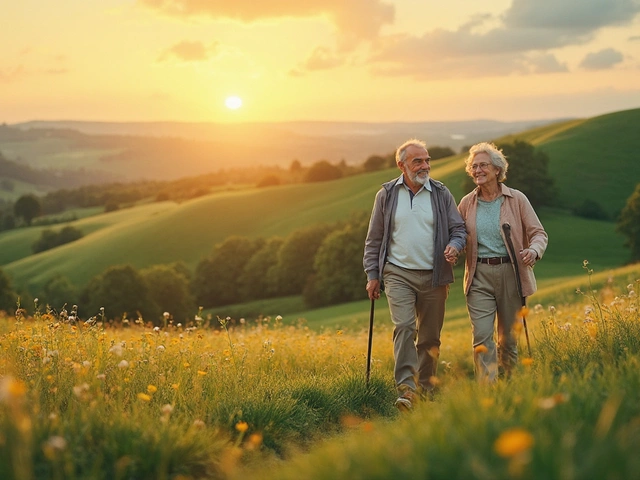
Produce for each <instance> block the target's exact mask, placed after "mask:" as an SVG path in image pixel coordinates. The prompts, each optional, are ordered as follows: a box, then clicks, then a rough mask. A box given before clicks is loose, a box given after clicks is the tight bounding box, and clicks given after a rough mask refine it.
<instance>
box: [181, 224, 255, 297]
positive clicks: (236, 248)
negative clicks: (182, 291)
mask: <svg viewBox="0 0 640 480" xmlns="http://www.w3.org/2000/svg"><path fill="white" fill-rule="evenodd" d="M263 242H264V240H251V239H249V238H246V237H239V236H232V237H229V238H227V239H226V240H225V241H224V242H222V243H219V244H217V245H216V246H215V247H214V248H213V252H212V253H211V255H209V256H208V257H206V258H204V259H203V260H201V261H200V263H198V265H197V266H196V273H195V275H194V278H193V281H192V285H193V287H192V288H193V292H194V294H195V296H196V301H197V302H198V305H200V306H203V307H205V308H208V307H214V306H220V305H229V304H233V303H238V302H240V301H242V300H244V297H243V292H242V288H241V283H240V278H241V276H242V273H243V271H244V267H245V265H246V263H247V261H248V260H249V258H251V256H252V255H253V253H254V252H255V251H256V250H257V249H259V248H261V247H262V245H263Z"/></svg>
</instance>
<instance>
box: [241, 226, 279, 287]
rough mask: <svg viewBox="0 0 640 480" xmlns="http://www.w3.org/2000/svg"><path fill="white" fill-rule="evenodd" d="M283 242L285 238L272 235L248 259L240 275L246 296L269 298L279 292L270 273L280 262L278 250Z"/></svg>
mask: <svg viewBox="0 0 640 480" xmlns="http://www.w3.org/2000/svg"><path fill="white" fill-rule="evenodd" d="M283 243H284V239H283V238H280V237H272V238H270V239H268V240H267V241H266V242H265V244H264V245H263V246H262V248H261V249H259V250H257V251H256V252H255V253H254V254H253V255H252V256H251V258H250V259H249V260H248V261H247V264H246V265H245V266H244V271H243V273H242V276H241V277H240V284H241V286H242V287H241V288H242V292H243V296H244V298H247V299H251V298H254V299H259V298H269V297H273V296H274V295H275V294H276V293H277V285H272V284H271V283H270V282H269V277H268V273H269V269H270V268H271V267H273V266H274V265H275V264H276V263H277V262H278V251H279V250H280V247H281V246H282V244H283Z"/></svg>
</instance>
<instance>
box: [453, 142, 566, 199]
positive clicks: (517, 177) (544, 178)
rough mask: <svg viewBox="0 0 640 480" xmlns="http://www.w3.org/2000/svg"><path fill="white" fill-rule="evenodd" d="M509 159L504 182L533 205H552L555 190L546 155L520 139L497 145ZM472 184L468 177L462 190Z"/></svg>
mask: <svg viewBox="0 0 640 480" xmlns="http://www.w3.org/2000/svg"><path fill="white" fill-rule="evenodd" d="M497 147H498V148H500V149H501V150H502V153H503V154H504V156H505V157H506V158H507V161H508V162H509V169H508V171H507V180H506V181H505V184H506V185H508V186H509V187H511V188H515V189H517V190H520V191H521V192H522V193H524V194H525V195H526V196H527V198H528V199H529V201H530V202H531V205H532V206H533V207H534V208H537V207H540V206H543V205H554V203H555V201H556V198H557V191H556V187H555V182H554V180H553V178H552V177H551V176H550V175H549V156H548V155H547V154H546V153H544V152H543V151H541V150H536V149H535V148H534V146H533V145H531V144H530V143H528V142H524V141H522V140H516V141H515V142H514V143H505V144H500V145H497ZM474 188H475V184H474V183H473V180H472V179H471V177H467V178H466V180H465V184H464V190H465V192H470V191H471V190H473V189H474Z"/></svg>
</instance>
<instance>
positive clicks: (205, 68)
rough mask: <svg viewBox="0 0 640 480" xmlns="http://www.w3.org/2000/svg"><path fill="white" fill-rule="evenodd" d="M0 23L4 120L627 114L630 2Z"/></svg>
mask: <svg viewBox="0 0 640 480" xmlns="http://www.w3.org/2000/svg"><path fill="white" fill-rule="evenodd" d="M3 19H4V20H5V22H6V24H7V25H11V26H13V27H14V28H11V29H9V28H6V29H2V31H0V42H1V44H2V45H3V46H2V50H1V51H2V56H1V57H0V58H1V60H0V86H1V87H2V88H0V105H2V107H3V108H2V111H0V122H4V123H7V124H16V123H25V122H29V121H59V122H65V121H67V122H69V121H78V122H104V123H152V122H180V123H219V124H234V123H284V122H347V123H399V122H403V123H420V122H427V121H432V120H427V119H430V118H437V121H442V122H461V121H475V120H474V119H478V120H482V119H491V120H494V121H499V122H522V121H540V120H547V119H556V118H589V117H593V116H598V115H602V114H606V113H610V112H615V111H620V110H628V109H632V108H637V107H640V35H639V34H638V32H640V3H638V2H637V1H635V0H590V1H589V2H588V3H585V2H583V1H580V0H566V1H564V2H556V1H555V0H487V1H485V2H481V4H479V2H476V1H475V0H450V1H449V2H447V4H446V5H440V4H432V3H427V2H425V4H419V5H415V2H412V0H359V1H357V2H356V1H342V0H311V1H309V2H305V3H304V4H301V3H300V2H297V1H293V0H283V1H282V2H278V3H277V4H273V3H272V2H264V3H256V2H253V0H237V1H236V2H234V4H233V5H231V4H228V3H226V2H222V1H218V0H216V1H209V2H200V1H197V0H104V1H103V2H100V4H99V5H96V4H95V3H93V2H83V1H81V0H66V1H65V2H63V4H56V3H50V2H46V1H43V0H23V1H22V2H15V3H11V4H8V5H7V6H5V7H4V8H3ZM60 119H71V120H60Z"/></svg>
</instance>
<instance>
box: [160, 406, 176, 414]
mask: <svg viewBox="0 0 640 480" xmlns="http://www.w3.org/2000/svg"><path fill="white" fill-rule="evenodd" d="M172 413H173V405H171V404H169V403H167V404H165V405H163V406H162V414H163V415H171V414H172Z"/></svg>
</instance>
